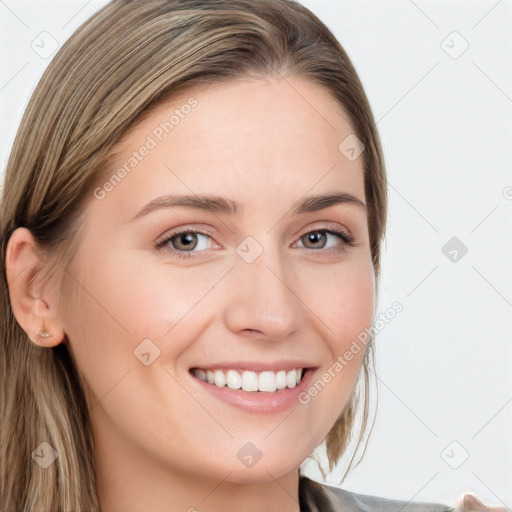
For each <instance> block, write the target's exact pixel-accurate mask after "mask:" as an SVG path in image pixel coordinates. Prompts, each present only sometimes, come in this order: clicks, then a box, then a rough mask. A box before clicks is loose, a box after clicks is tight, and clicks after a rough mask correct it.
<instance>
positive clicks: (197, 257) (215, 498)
mask: <svg viewBox="0 0 512 512" xmlns="http://www.w3.org/2000/svg"><path fill="white" fill-rule="evenodd" d="M386 204H387V203H386V176H385V171H384V163H383V159H382V153H381V148H380V142H379V138H378V134H377V132H376V129H375V124H374V121H373V117H372V114H371V111H370V108H369V106H368V102H367V99H366V97H365V94H364V91H363V89H362V87H361V84H360V82H359V80H358V77H357V75H356V72H355V70H354V68H353V66H352V64H351V63H350V60H349V59H348V57H347V55H346V54H345V52H344V51H343V49H342V48H341V47H340V45H339V43H338V42H337V41H336V40H335V38H334V37H333V36H332V34H331V33H330V32H329V31H328V30H327V28H326V27H325V26H324V25H323V24H322V23H321V22H320V21H319V20H318V19H317V18H316V17H315V16H314V15H312V14H311V13H310V12H309V11H308V10H307V9H305V8H304V7H302V6H300V5H299V4H297V3H295V2H291V1H286V0H279V1H270V0H257V1H247V0H225V1H224V0H220V1H206V0H204V1H186V0H183V1H181V0H175V1H164V0H151V1H148V2H138V1H120V0H114V1H113V2H111V3H110V4H108V5H107V6H106V7H105V8H104V9H102V10H101V11H99V12H98V13H97V14H96V15H95V16H93V17H92V18H91V19H90V20H89V21H87V22H86V23H85V24H84V25H83V26H82V27H80V29H79V30H78V31H77V32H76V33H75V34H74V35H73V36H72V37H71V38H70V40H69V41H68V42H67V43H66V44H65V45H64V46H63V47H62V49H61V50H60V51H59V53H58V54H57V56H56V57H55V58H54V60H53V61H52V63H51V64H50V66H49V67H48V70H47V71H46V73H45V75H44V76H43V78H42V79H41V82H40V83H39V85H38V87H37V89H36V90H35V92H34V95H33V97H32V99H31V102H30V104H29V106H28V108H27V111H26V113H25V116H24V119H23V121H22V123H21V126H20V129H19V132H18V136H17V138H16V141H15V144H14V147H13V149H12V153H11V157H10V160H9V163H8V167H7V170H6V175H5V183H4V195H3V200H2V218H1V237H2V268H3V269H4V281H3V283H4V284H3V287H2V299H1V300H2V308H3V313H4V314H3V315H2V319H3V323H2V336H1V339H2V343H3V347H2V351H1V353H2V356H1V370H2V400H1V403H2V419H3V428H2V434H1V436H2V437H1V450H2V462H3V463H2V498H1V501H0V504H1V509H2V510H5V511H10V510H16V511H18V510H23V511H25V510H26V511H28V510H38V511H52V512H53V511H99V510H101V511H103V512H114V511H123V512H129V511H138V510H151V511H155V512H156V511H163V510H188V511H194V510H198V511H202V510H209V511H216V510H250V511H256V510H266V511H271V510H281V511H297V510H311V511H314V510H322V511H328V510H333V511H336V510H381V509H387V510H400V509H401V508H403V507H404V506H407V507H408V508H413V509H414V510H451V509H450V508H449V507H448V506H445V505H442V504H435V503H406V502H403V501H392V500H386V499H384V498H377V497H372V496H363V495H358V494H355V493H351V492H348V491H344V490H341V489H337V488H334V487H329V486H325V485H321V484H319V483H316V482H314V481H312V480H310V479H308V478H306V477H303V476H301V475H300V471H299V468H300V465H301V463H302V462H303V461H304V460H305V458H306V457H307V456H308V455H309V454H310V453H311V452H312V451H313V450H314V449H315V447H317V446H318V445H319V444H321V443H322V442H323V441H324V440H325V443H326V449H327V455H328V458H329V463H330V465H331V468H332V467H333V466H334V464H335V463H336V461H337V460H338V458H339V457H340V456H341V454H342V453H343V452H344V450H345V448H346V446H347V444H348V441H349V439H350V435H351V433H352V431H353V430H355V429H356V428H357V429H359V432H358V433H357V436H358V439H359V442H360V441H361V439H362V438H363V433H364V431H365V427H366V418H367V409H368V396H367V389H368V379H369V370H370V365H371V364H372V349H373V339H366V340H365V342H364V347H362V348H363V349H361V347H360V350H358V351H357V350H354V351H353V357H351V358H350V360H346V359H344V360H343V363H342V362H341V361H340V360H339V357H340V354H345V353H346V352H347V351H348V350H350V347H352V346H353V342H354V340H356V339H358V336H359V335H360V334H361V333H362V332H368V328H369V327H370V326H371V323H372V319H373V314H374V311H375V299H376V294H377V284H378V277H379V261H380V259H379V258H380V242H381V239H382V237H383V235H384V230H385V222H386ZM341 370H343V371H341ZM359 381H360V383H361V388H362V389H360V388H359ZM319 383H323V385H322V386H320V385H319ZM314 390H316V391H314ZM358 407H360V408H362V411H363V418H364V421H363V425H362V426H358V425H356V423H355V421H354V418H355V414H356V411H357V409H358ZM472 499H473V497H472V496H471V495H467V501H466V502H461V504H460V507H459V509H460V510H461V511H462V510H468V507H470V509H472V510H487V508H486V507H485V506H484V505H483V504H481V503H480V502H478V501H471V500H472ZM496 510H503V509H498V508H496Z"/></svg>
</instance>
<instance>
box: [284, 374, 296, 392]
mask: <svg viewBox="0 0 512 512" xmlns="http://www.w3.org/2000/svg"><path fill="white" fill-rule="evenodd" d="M286 385H287V386H288V387H289V388H294V387H295V386H296V385H297V375H296V373H295V370H290V371H289V372H286Z"/></svg>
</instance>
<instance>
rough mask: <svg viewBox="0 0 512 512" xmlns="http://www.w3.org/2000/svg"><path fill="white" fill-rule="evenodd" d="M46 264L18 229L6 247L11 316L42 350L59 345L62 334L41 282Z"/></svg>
mask: <svg viewBox="0 0 512 512" xmlns="http://www.w3.org/2000/svg"><path fill="white" fill-rule="evenodd" d="M45 264H46V263H45V261H44V260H43V259H42V258H41V251H40V249H39V248H38V246H37V242H36V240H35V239H34V237H33V235H32V233H31V232H30V230H28V229H27V228H17V229H16V230H15V231H14V232H13V234H12V235H11V237H10V238H9V241H8V243H7V249H6V275H7V284H8V287H9V297H10V301H11V307H12V311H13V314H14V316H15V318H16V320H17V322H18V323H19V324H20V326H21V328H22V329H23V330H24V331H25V332H26V333H27V335H28V336H29V338H30V339H31V340H32V341H33V342H34V343H36V344H37V345H41V346H44V347H53V346H55V345H58V344H59V343H61V342H62V341H63V340H64V338H65V333H64V331H63V329H62V327H61V325H60V322H59V318H58V314H57V308H56V302H55V298H54V297H52V296H51V291H50V290H49V287H48V286H47V285H46V283H43V282H42V281H41V280H40V279H38V278H39V277H40V276H41V273H42V271H43V270H44V266H45Z"/></svg>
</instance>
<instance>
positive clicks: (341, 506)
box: [321, 484, 456, 512]
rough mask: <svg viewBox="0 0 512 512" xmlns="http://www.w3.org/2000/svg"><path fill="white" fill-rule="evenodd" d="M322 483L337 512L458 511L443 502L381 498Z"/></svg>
mask: <svg viewBox="0 0 512 512" xmlns="http://www.w3.org/2000/svg"><path fill="white" fill-rule="evenodd" d="M321 485H322V488H323V491H324V493H325V494H326V495H327V496H329V499H330V501H331V502H332V503H333V511H335V512H338V511H340V512H341V511H343V512H456V509H454V508H453V507H449V506H448V505H445V504H442V503H434V502H420V501H405V500H396V499H390V498H381V497H379V496H372V495H369V494H359V493H356V492H351V491H346V490H344V489H339V488H337V487H332V486H330V485H324V484H321Z"/></svg>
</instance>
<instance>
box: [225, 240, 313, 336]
mask: <svg viewBox="0 0 512 512" xmlns="http://www.w3.org/2000/svg"><path fill="white" fill-rule="evenodd" d="M230 274H231V276H230V279H231V280H232V281H231V283H232V284H231V287H232V291H230V293H229V299H228V303H227V307H226V308H225V310H224V311H225V313H224V322H225V324H226V326H227V327H228V328H229V329H230V330H231V331H232V332H233V333H235V334H237V335H245V336H247V335H249V336H251V337H253V338H260V339H266V340H269V341H272V340H273V341H279V340H281V339H284V338H286V337H288V336H290V335H291V334H293V333H294V332H296V331H298V330H300V328H301V327H302V325H303V324H304V321H305V318H304V309H303V302H302V300H301V298H300V297H299V296H298V295H297V292H295V290H294V287H293V281H294V280H295V278H294V276H293V270H292V269H291V267H290V266H289V265H288V266H286V265H283V262H282V257H281V256H280V255H279V254H278V253H277V251H273V252H271V251H270V250H269V249H265V250H263V252H262V253H261V254H260V256H259V257H258V258H257V259H256V260H255V261H253V262H252V263H248V262H247V261H245V260H244V259H243V258H242V257H237V258H236V261H235V268H234V269H233V270H232V271H231V272H230Z"/></svg>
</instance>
